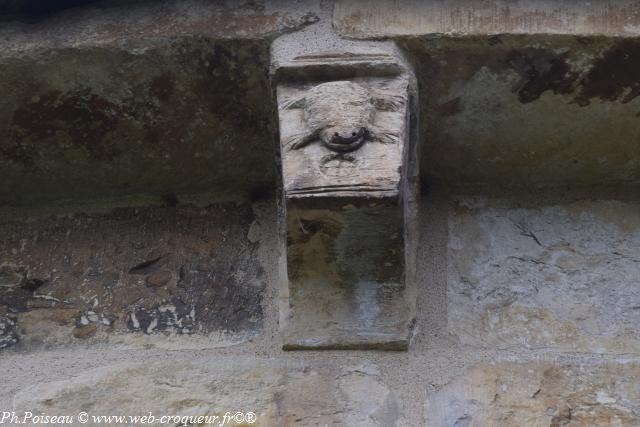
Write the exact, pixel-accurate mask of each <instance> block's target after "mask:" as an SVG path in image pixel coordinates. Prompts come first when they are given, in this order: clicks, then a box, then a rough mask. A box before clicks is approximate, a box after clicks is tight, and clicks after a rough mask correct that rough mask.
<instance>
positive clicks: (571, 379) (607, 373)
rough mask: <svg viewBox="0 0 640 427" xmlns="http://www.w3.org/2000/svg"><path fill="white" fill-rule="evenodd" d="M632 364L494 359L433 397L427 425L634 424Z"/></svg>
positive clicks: (639, 369) (639, 370) (638, 370)
mask: <svg viewBox="0 0 640 427" xmlns="http://www.w3.org/2000/svg"><path fill="white" fill-rule="evenodd" d="M638 375H640V366H639V365H638V364H637V363H599V364H562V363H544V362H532V363H529V364H516V363H498V364H494V365H486V364H485V365H478V366H474V367H472V368H470V369H469V370H468V371H466V372H465V373H464V374H463V375H462V376H460V378H457V379H456V380H454V381H453V382H451V383H450V384H447V386H446V387H444V388H443V389H442V390H440V391H439V392H438V393H436V394H435V395H434V396H432V397H431V398H430V399H429V401H428V403H427V408H426V413H427V423H426V425H428V426H433V427H441V426H442V427H445V426H468V427H476V426H478V427H479V426H505V427H506V426H513V427H516V426H531V427H542V426H545V427H546V426H551V427H559V426H570V427H574V426H634V425H638V421H639V415H640V406H638V398H639V397H640V395H639V393H640V387H638V383H637V378H638Z"/></svg>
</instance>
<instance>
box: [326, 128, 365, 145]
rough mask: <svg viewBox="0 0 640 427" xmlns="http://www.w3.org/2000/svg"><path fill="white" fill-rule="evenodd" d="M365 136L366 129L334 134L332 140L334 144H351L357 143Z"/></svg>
mask: <svg viewBox="0 0 640 427" xmlns="http://www.w3.org/2000/svg"><path fill="white" fill-rule="evenodd" d="M364 135H365V129H364V128H361V129H352V130H349V131H343V132H334V134H333V137H332V138H331V140H332V142H334V143H337V144H341V143H342V144H349V143H352V142H355V141H357V140H358V139H360V138H362V137H363V136H364Z"/></svg>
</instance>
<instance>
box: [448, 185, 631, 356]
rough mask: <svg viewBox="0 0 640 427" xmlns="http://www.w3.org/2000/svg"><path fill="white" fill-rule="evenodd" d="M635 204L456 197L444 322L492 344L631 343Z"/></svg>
mask: <svg viewBox="0 0 640 427" xmlns="http://www.w3.org/2000/svg"><path fill="white" fill-rule="evenodd" d="M639 248H640V205H638V203H637V201H634V202H624V201H590V200H579V201H575V202H571V203H566V202H564V203H561V204H558V205H543V206H535V205H533V206H531V205H529V206H527V205H526V204H524V205H522V206H517V205H516V206H513V205H509V204H505V202H504V200H502V201H500V200H498V201H496V200H494V199H487V198H482V197H469V198H461V199H460V200H457V201H456V202H455V204H454V205H453V206H452V210H451V216H450V221H449V248H448V250H449V260H450V261H449V265H448V268H449V272H448V295H449V304H450V307H449V311H448V319H449V328H450V330H451V331H452V333H454V334H456V335H458V336H459V337H460V339H461V340H462V341H463V342H466V343H470V344H473V345H479V346H485V347H489V348H491V347H497V348H503V349H505V348H513V347H524V348H540V349H549V348H556V349H562V350H565V351H584V352H595V353H622V354H625V353H638V352H639V351H640V342H639V340H640V336H639V335H638V331H637V330H636V328H635V327H634V326H633V325H635V324H636V323H637V322H638V321H640V317H638V316H640V312H639V311H640V310H639V309H638V307H640V288H638V285H639V280H640V276H639V272H640V251H639Z"/></svg>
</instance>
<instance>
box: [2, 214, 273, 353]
mask: <svg viewBox="0 0 640 427" xmlns="http://www.w3.org/2000/svg"><path fill="white" fill-rule="evenodd" d="M258 228H259V226H258V225H256V224H255V215H254V212H253V210H252V208H251V207H250V206H246V205H245V206H244V207H243V206H237V205H235V204H214V205H208V206H204V207H196V206H184V207H168V206H166V207H156V208H154V207H140V208H120V209H118V210H115V211H113V212H109V213H93V214H78V215H70V216H63V217H60V216H57V217H41V218H36V219H34V220H32V221H31V222H28V223H25V222H7V221H6V220H5V222H2V226H1V228H0V259H1V260H2V262H1V263H0V285H2V291H1V292H0V314H1V315H2V316H3V317H2V319H3V321H2V323H1V325H2V329H0V337H2V340H1V341H0V342H1V343H3V345H4V344H7V343H9V342H10V341H11V337H13V336H15V334H16V331H17V335H18V336H19V337H20V339H21V340H22V341H23V344H24V345H25V346H27V347H29V346H38V345H53V344H61V343H68V342H73V341H74V338H88V337H90V336H93V335H96V338H102V339H106V337H107V336H109V335H114V336H118V335H121V334H126V333H130V332H134V333H138V334H144V335H158V334H160V335H162V336H166V335H194V334H195V335H204V336H209V337H211V343H210V345H217V344H218V345H219V344H224V343H226V342H237V341H238V340H243V339H247V338H248V337H250V336H253V335H255V334H256V333H258V331H259V330H260V326H261V324H262V318H263V310H262V292H263V290H264V287H265V281H266V280H267V277H266V272H265V267H264V266H263V265H261V264H260V263H259V262H258V263H256V260H257V259H259V255H260V247H259V246H260V243H258V242H257V241H255V240H253V241H251V240H250V239H254V238H255V235H257V234H256V233H258Z"/></svg>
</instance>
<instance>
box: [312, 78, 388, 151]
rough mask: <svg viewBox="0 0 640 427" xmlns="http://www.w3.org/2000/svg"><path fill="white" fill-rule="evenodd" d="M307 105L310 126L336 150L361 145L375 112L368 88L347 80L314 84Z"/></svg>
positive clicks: (328, 145)
mask: <svg viewBox="0 0 640 427" xmlns="http://www.w3.org/2000/svg"><path fill="white" fill-rule="evenodd" d="M305 107H306V108H305V117H306V120H307V125H308V127H309V128H310V130H311V131H312V132H317V135H318V137H319V138H320V140H321V141H322V142H323V143H324V144H325V145H326V146H327V147H328V148H329V149H331V150H334V151H342V152H344V151H352V150H355V149H357V148H358V147H360V146H361V145H362V144H363V143H364V141H365V139H366V138H367V136H368V134H369V128H370V127H371V125H372V122H373V119H374V116H375V108H374V105H373V102H372V99H371V94H370V93H369V91H368V90H367V89H365V88H364V87H362V86H360V85H359V84H357V83H354V82H348V81H337V82H329V83H323V84H320V85H318V86H315V87H314V88H312V89H311V90H310V91H309V93H308V94H307V96H306V103H305Z"/></svg>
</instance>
